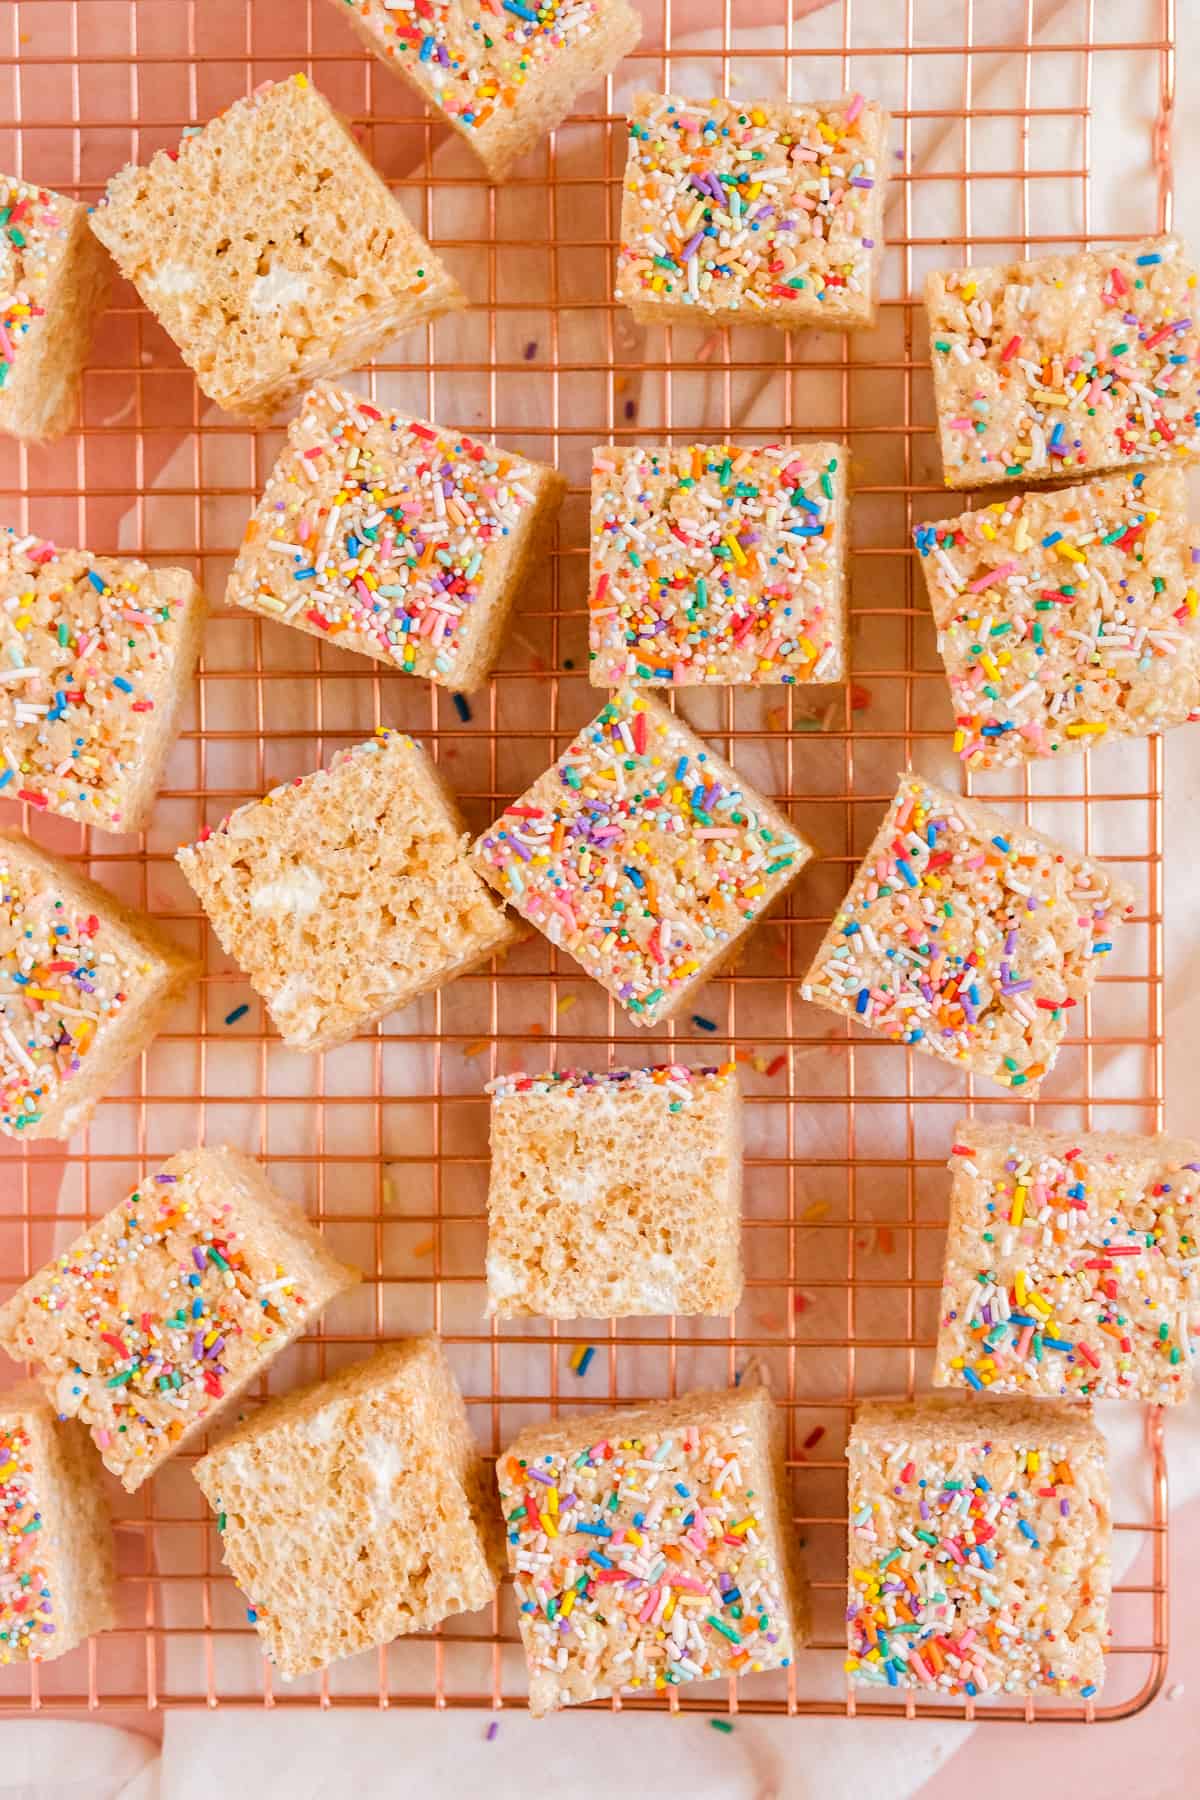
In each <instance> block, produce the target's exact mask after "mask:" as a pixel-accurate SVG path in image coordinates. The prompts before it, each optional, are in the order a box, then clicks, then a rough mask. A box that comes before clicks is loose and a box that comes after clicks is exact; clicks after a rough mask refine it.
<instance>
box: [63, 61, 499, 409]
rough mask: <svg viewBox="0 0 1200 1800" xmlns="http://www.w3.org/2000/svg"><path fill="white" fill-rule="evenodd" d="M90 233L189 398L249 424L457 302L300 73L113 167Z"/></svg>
mask: <svg viewBox="0 0 1200 1800" xmlns="http://www.w3.org/2000/svg"><path fill="white" fill-rule="evenodd" d="M91 226H92V230H93V231H94V232H95V233H96V236H97V237H98V238H99V239H100V241H101V243H103V244H105V245H107V247H108V249H109V250H110V251H111V252H112V255H113V257H114V258H115V260H116V262H117V266H118V267H119V269H120V270H121V273H122V274H123V275H124V276H125V278H126V279H127V280H128V281H131V282H132V283H133V285H134V287H135V288H136V289H137V291H138V293H139V294H140V295H141V297H142V299H143V300H144V301H145V303H146V305H147V306H148V307H149V308H150V310H151V312H152V313H153V314H154V315H155V317H156V318H157V319H158V322H159V324H160V325H161V326H162V328H163V330H164V331H165V332H167V334H168V335H169V336H170V337H171V338H172V339H173V340H174V342H175V344H176V345H177V346H178V349H179V353H180V355H181V356H182V357H183V360H184V361H185V362H186V363H187V364H188V366H189V368H191V369H192V370H193V371H194V373H195V376H196V379H197V381H198V382H199V384H200V386H201V388H202V389H203V391H204V393H206V394H207V395H208V397H209V399H210V400H215V401H216V402H217V404H218V406H223V407H224V408H225V409H226V411H227V412H236V413H245V414H247V415H248V416H249V417H251V418H269V417H270V416H271V414H272V413H275V412H277V411H278V410H279V409H280V407H282V406H285V405H286V404H287V402H288V401H289V400H292V399H294V398H295V396H296V395H297V394H299V393H301V392H302V391H303V390H304V389H305V388H306V387H308V386H309V384H310V383H311V382H313V381H315V380H316V379H317V377H318V376H320V375H340V374H342V373H344V372H345V371H346V370H347V369H354V368H357V367H358V366H359V365H360V364H361V363H366V362H370V360H371V358H372V357H373V356H375V355H376V354H377V352H379V351H380V350H382V349H383V348H384V346H385V345H387V344H389V343H391V341H392V339H393V338H394V337H396V336H398V334H399V333H400V332H402V331H408V330H409V329H410V328H411V327H412V326H414V325H417V324H420V323H421V322H422V321H424V320H426V319H435V318H437V317H438V315H439V314H440V313H444V312H447V311H449V310H451V309H452V308H456V307H460V306H463V305H465V300H464V297H463V294H462V292H461V290H460V289H459V287H458V284H457V282H455V281H454V280H453V279H452V277H451V276H450V275H449V274H448V272H447V271H446V269H445V268H443V266H442V264H441V263H440V262H439V260H438V258H437V257H436V256H435V255H434V253H433V251H432V250H431V249H430V248H429V245H428V244H427V243H426V242H425V240H424V238H423V237H422V236H421V234H420V233H419V232H418V231H416V230H415V229H414V228H413V226H412V225H410V224H409V221H408V219H407V217H406V215H405V213H404V211H403V209H402V207H401V206H400V204H399V202H398V201H397V200H396V199H394V198H393V196H392V194H391V193H390V192H389V190H388V188H387V185H386V183H385V182H383V181H382V180H381V179H380V177H379V176H378V175H377V174H376V172H375V170H374V169H373V168H372V167H371V165H370V163H369V162H368V161H367V159H366V157H365V156H364V155H363V154H362V152H361V150H360V149H359V148H358V145H357V144H356V143H355V142H354V139H353V137H352V136H351V135H350V132H349V130H348V129H347V127H346V125H345V124H344V123H343V122H342V120H341V119H340V118H339V117H338V115H337V114H336V113H335V112H334V111H333V109H332V108H331V107H330V105H329V103H328V102H327V101H326V100H325V99H323V97H322V96H321V95H320V94H319V93H318V92H317V90H316V88H314V87H313V85H312V83H311V82H310V81H309V79H308V77H307V76H306V75H293V76H292V77H291V78H290V79H289V80H287V81H279V82H276V83H275V84H274V85H272V84H270V83H264V84H263V86H262V87H260V88H258V89H256V90H255V92H254V93H253V94H251V95H250V96H249V97H248V98H247V99H245V100H237V101H235V102H234V104H233V105H232V106H231V107H229V108H228V109H227V110H226V111H225V112H223V113H221V114H219V116H218V117H217V118H215V119H212V120H210V121H209V123H208V124H207V125H205V126H203V127H202V128H201V129H199V130H196V131H192V132H189V133H188V134H187V135H186V136H185V137H184V139H183V142H182V143H181V144H180V146H179V149H178V150H177V151H165V150H160V151H159V153H158V154H157V156H155V157H154V158H153V159H152V160H151V161H150V162H149V163H148V164H147V166H146V167H145V168H138V167H136V166H135V165H130V166H129V167H128V168H125V169H122V170H121V171H120V173H119V174H117V175H114V176H113V178H112V180H111V181H110V182H109V184H108V190H107V193H106V194H105V195H104V197H103V198H102V200H101V202H100V204H99V206H98V207H97V209H96V211H95V212H94V213H93V214H92V217H91Z"/></svg>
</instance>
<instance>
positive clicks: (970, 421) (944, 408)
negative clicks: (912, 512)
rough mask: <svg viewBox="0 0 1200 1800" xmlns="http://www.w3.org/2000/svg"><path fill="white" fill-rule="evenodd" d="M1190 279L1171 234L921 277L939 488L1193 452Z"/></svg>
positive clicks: (1196, 393) (1196, 424)
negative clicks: (1072, 253) (939, 465)
mask: <svg viewBox="0 0 1200 1800" xmlns="http://www.w3.org/2000/svg"><path fill="white" fill-rule="evenodd" d="M1196 280H1197V276H1196V268H1195V265H1194V264H1193V262H1192V261H1191V258H1190V257H1189V256H1188V253H1187V251H1186V250H1185V249H1184V247H1183V245H1182V244H1181V243H1180V241H1179V239H1178V238H1175V237H1160V238H1146V239H1143V241H1142V242H1141V243H1137V244H1122V245H1120V246H1119V247H1117V248H1114V249H1110V250H1087V251H1081V252H1080V253H1078V254H1077V255H1075V256H1043V257H1039V258H1038V259H1037V260H1036V261H1034V262H1022V263H1001V264H997V265H996V266H994V267H992V268H979V269H974V268H972V269H950V270H944V269H943V270H938V271H936V272H935V273H934V274H932V275H931V276H930V277H929V280H928V282H927V283H926V286H925V304H926V308H927V310H928V313H929V329H930V339H931V345H932V348H931V352H930V354H931V356H932V359H933V391H934V401H935V404H936V407H937V421H938V432H939V435H940V438H941V446H942V466H943V470H944V473H945V480H946V486H947V487H953V488H969V487H981V486H983V485H984V484H986V483H988V482H993V481H1065V480H1070V479H1078V477H1079V476H1080V475H1087V474H1099V473H1100V472H1101V471H1103V470H1105V469H1116V468H1121V467H1122V466H1124V465H1125V464H1127V463H1137V462H1162V461H1166V460H1169V459H1172V458H1175V457H1180V456H1183V457H1185V458H1186V457H1188V456H1190V455H1192V454H1194V453H1195V451H1196V450H1197V449H1198V448H1200V372H1198V362H1197V359H1198V356H1200V326H1198V325H1197V322H1196V319H1195V317H1194V314H1195V311H1196V298H1197V296H1196Z"/></svg>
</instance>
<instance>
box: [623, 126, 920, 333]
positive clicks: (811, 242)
mask: <svg viewBox="0 0 1200 1800" xmlns="http://www.w3.org/2000/svg"><path fill="white" fill-rule="evenodd" d="M888 125H889V120H888V115H887V114H886V113H885V112H884V111H883V110H882V108H880V107H879V106H877V105H876V104H875V103H874V101H870V100H864V99H863V97H862V95H861V94H855V95H853V96H852V97H851V98H850V99H849V100H839V101H835V102H832V103H830V104H828V105H825V104H818V103H816V102H811V103H796V104H795V105H792V104H790V103H788V102H786V101H774V100H762V101H746V102H744V103H740V102H738V101H736V100H723V99H720V100H687V99H683V98H681V97H680V96H679V95H677V94H639V95H638V96H637V98H636V99H635V100H634V103H633V112H632V114H631V115H630V120H629V160H628V162H627V164H626V167H625V197H624V202H623V205H622V208H621V247H620V252H619V255H618V258H617V299H618V300H621V301H623V302H624V303H625V305H626V306H628V307H630V308H631V310H632V312H633V314H634V317H635V318H637V319H639V320H640V321H641V322H642V323H643V324H644V325H670V324H677V325H686V324H689V323H700V324H703V323H707V324H710V325H737V324H741V323H747V324H755V325H777V326H779V327H781V328H782V329H784V330H789V331H790V330H797V329H800V328H802V327H808V328H816V329H822V328H827V329H829V330H836V331H845V330H852V329H853V328H855V327H857V326H864V325H871V324H873V323H874V321H875V308H876V304H877V300H878V279H879V261H880V255H881V250H882V241H883V191H884V184H885V182H886V179H887V175H888V164H887V137H888Z"/></svg>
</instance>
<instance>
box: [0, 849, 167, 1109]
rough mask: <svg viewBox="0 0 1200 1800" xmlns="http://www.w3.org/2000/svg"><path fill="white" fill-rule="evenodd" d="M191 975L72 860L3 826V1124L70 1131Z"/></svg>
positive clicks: (150, 927) (141, 920)
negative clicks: (54, 854)
mask: <svg viewBox="0 0 1200 1800" xmlns="http://www.w3.org/2000/svg"><path fill="white" fill-rule="evenodd" d="M198 973H199V965H198V964H197V962H196V961H195V959H194V958H193V957H190V956H188V955H187V954H186V953H185V952H184V951H182V950H180V949H179V948H178V947H177V946H176V945H175V944H173V943H172V942H171V940H170V939H169V938H168V937H166V936H165V935H164V934H163V933H162V932H161V931H160V930H159V928H158V926H157V925H156V924H155V923H154V921H153V920H151V919H148V918H147V917H146V916H145V915H144V914H142V913H137V912H134V911H133V910H132V909H131V908H130V907H127V906H124V905H122V904H121V902H120V901H119V900H117V899H115V898H114V896H113V895H112V894H110V893H107V892H106V891H105V889H104V888H102V887H99V886H98V885H97V884H96V883H95V882H94V881H90V880H89V879H88V878H87V877H86V876H85V875H81V874H80V872H79V870H78V868H77V867H76V866H75V864H73V863H68V862H66V861H64V860H63V858H62V857H59V856H53V855H52V854H51V853H50V852H49V851H48V850H42V849H40V848H38V847H37V846H36V845H34V844H31V843H30V842H29V840H28V839H27V838H24V837H22V836H21V834H20V833H19V832H16V831H2V832H0V1131H3V1132H5V1133H7V1134H8V1136H10V1137H18V1138H67V1137H70V1136H71V1134H72V1132H74V1131H77V1130H78V1129H79V1128H80V1126H82V1125H84V1124H85V1123H86V1122H87V1120H88V1118H89V1117H90V1115H91V1112H92V1109H93V1107H94V1106H95V1105H96V1102H97V1101H98V1100H99V1099H100V1097H101V1095H102V1094H104V1093H106V1092H107V1091H108V1089H109V1088H110V1087H112V1085H113V1083H114V1082H115V1081H116V1080H117V1077H118V1076H119V1075H120V1074H121V1072H122V1070H123V1069H124V1068H125V1067H126V1066H127V1064H129V1063H130V1062H132V1060H133V1058H134V1057H135V1056H137V1055H139V1054H140V1053H141V1051H142V1050H144V1049H145V1047H146V1045H147V1044H148V1043H149V1041H150V1039H151V1038H152V1037H153V1036H154V1034H155V1032H156V1031H157V1030H158V1028H159V1026H160V1025H161V1023H162V1021H163V1018H164V1016H165V1014H166V1013H167V1012H168V1011H169V1010H170V1008H171V1006H172V1005H173V1004H174V1002H175V1001H176V1000H177V999H178V998H179V996H180V994H181V993H182V992H183V990H184V989H185V988H186V987H187V986H188V985H189V984H190V983H191V982H192V980H193V979H194V978H195V976H196V975H197V974H198Z"/></svg>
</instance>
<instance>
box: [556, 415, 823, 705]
mask: <svg viewBox="0 0 1200 1800" xmlns="http://www.w3.org/2000/svg"><path fill="white" fill-rule="evenodd" d="M588 610H589V623H590V643H591V666H590V678H591V681H592V684H593V686H595V687H610V688H613V687H620V686H622V685H623V684H628V685H630V686H633V687H688V686H693V685H697V684H700V683H705V682H717V683H720V684H721V685H722V686H728V685H730V684H732V683H738V684H760V683H770V682H779V683H785V684H788V685H791V684H793V683H797V682H800V683H804V682H826V681H842V680H844V679H845V676H846V450H845V447H844V446H843V445H841V444H820V443H818V444H782V445H780V444H771V445H767V446H765V447H764V448H761V449H759V448H753V447H749V446H741V445H736V444H712V445H705V444H690V445H681V446H679V447H678V448H676V449H670V448H655V449H643V448H642V447H641V446H639V445H629V446H614V445H608V444H606V445H604V446H603V448H601V449H598V450H596V451H594V452H593V455H592V548H591V573H590V580H589V592H588Z"/></svg>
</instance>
